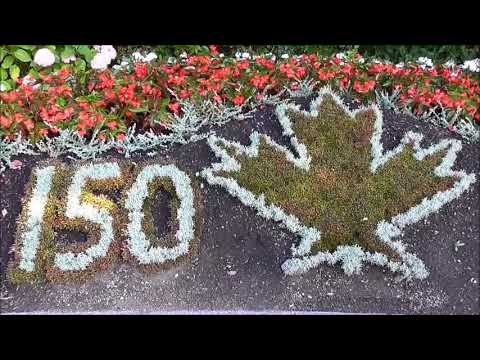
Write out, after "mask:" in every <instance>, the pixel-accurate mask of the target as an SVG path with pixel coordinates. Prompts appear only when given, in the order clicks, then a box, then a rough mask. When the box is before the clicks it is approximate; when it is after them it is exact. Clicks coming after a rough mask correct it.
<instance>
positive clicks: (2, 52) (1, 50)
mask: <svg viewBox="0 0 480 360" xmlns="http://www.w3.org/2000/svg"><path fill="white" fill-rule="evenodd" d="M7 54H8V51H7V50H5V49H4V48H0V62H1V61H2V60H3V58H4V57H5V55H7Z"/></svg>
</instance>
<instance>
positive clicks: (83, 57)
mask: <svg viewBox="0 0 480 360" xmlns="http://www.w3.org/2000/svg"><path fill="white" fill-rule="evenodd" d="M104 47H105V49H104V50H106V51H104V52H108V53H109V54H110V55H111V57H112V59H113V58H115V56H113V51H115V49H113V47H112V46H111V45H102V46H93V47H92V46H88V45H62V46H55V45H48V46H39V45H3V46H0V63H1V65H0V91H9V90H12V89H14V88H15V87H16V86H15V85H16V84H17V80H18V79H19V78H23V80H22V83H26V84H29V83H31V82H33V80H39V79H40V75H39V71H40V70H41V71H42V72H43V73H44V74H48V73H51V72H55V71H59V70H61V69H63V68H64V67H66V66H67V65H68V67H71V68H72V69H73V71H74V73H75V74H76V75H77V76H78V77H79V79H82V75H83V73H84V72H85V70H86V69H87V68H88V67H92V66H91V61H92V59H93V58H94V56H95V54H96V52H101V51H100V50H101V49H100V48H104ZM109 48H111V49H109ZM112 49H113V51H112ZM115 55H116V52H115ZM87 64H89V66H87Z"/></svg>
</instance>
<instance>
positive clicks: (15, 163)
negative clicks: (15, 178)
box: [10, 160, 23, 170]
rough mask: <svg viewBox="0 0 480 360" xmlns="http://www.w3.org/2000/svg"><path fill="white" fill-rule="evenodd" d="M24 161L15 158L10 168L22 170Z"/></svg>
mask: <svg viewBox="0 0 480 360" xmlns="http://www.w3.org/2000/svg"><path fill="white" fill-rule="evenodd" d="M22 165H23V163H22V162H21V161H20V160H13V161H12V162H11V163H10V169H13V170H20V169H21V168H22Z"/></svg>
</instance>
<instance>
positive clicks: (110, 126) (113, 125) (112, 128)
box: [107, 121, 117, 130]
mask: <svg viewBox="0 0 480 360" xmlns="http://www.w3.org/2000/svg"><path fill="white" fill-rule="evenodd" d="M107 127H108V128H109V129H110V130H114V129H115V128H116V127H117V123H116V122H115V121H109V122H108V123H107Z"/></svg>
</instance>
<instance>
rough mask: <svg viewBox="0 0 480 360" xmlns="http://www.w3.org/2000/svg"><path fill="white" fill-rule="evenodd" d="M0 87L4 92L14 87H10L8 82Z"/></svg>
mask: <svg viewBox="0 0 480 360" xmlns="http://www.w3.org/2000/svg"><path fill="white" fill-rule="evenodd" d="M0 87H1V88H2V90H3V91H10V90H12V86H11V85H10V83H9V82H8V81H5V80H3V81H1V82H0Z"/></svg>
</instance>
